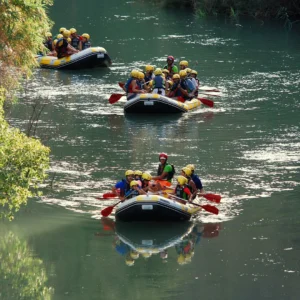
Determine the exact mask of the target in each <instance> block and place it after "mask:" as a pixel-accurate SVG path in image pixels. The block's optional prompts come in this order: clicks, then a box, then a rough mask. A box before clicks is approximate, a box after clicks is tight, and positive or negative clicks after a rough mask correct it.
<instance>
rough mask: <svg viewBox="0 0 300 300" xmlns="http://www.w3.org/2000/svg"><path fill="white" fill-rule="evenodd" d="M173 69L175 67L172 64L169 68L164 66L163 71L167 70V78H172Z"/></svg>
mask: <svg viewBox="0 0 300 300" xmlns="http://www.w3.org/2000/svg"><path fill="white" fill-rule="evenodd" d="M174 67H176V66H175V65H174V64H172V65H171V66H169V65H165V66H164V69H167V70H168V71H169V76H170V77H172V75H174V74H175V70H174Z"/></svg>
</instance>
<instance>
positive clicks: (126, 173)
mask: <svg viewBox="0 0 300 300" xmlns="http://www.w3.org/2000/svg"><path fill="white" fill-rule="evenodd" d="M130 175H134V172H133V171H132V170H127V171H126V172H125V176H130Z"/></svg>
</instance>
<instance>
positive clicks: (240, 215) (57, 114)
mask: <svg viewBox="0 0 300 300" xmlns="http://www.w3.org/2000/svg"><path fill="white" fill-rule="evenodd" d="M88 4H89V5H87V3H85V2H84V1H79V0H72V1H69V2H68V7H67V8H66V4H65V3H64V2H63V1H55V4H54V6H53V7H51V9H50V11H49V14H50V17H51V18H52V19H53V20H54V21H55V26H54V31H53V33H55V32H57V31H58V29H59V28H60V27H63V26H64V27H75V28H76V29H77V31H79V32H80V33H83V32H87V33H89V34H90V35H91V41H92V44H93V45H94V46H103V47H105V48H106V49H107V51H108V53H109V55H110V56H111V58H112V61H113V64H112V66H111V67H110V68H109V69H97V70H82V71H64V72H58V71H51V70H37V71H36V72H35V76H34V78H33V79H32V80H31V81H30V82H29V83H27V84H26V88H25V91H26V92H25V91H24V92H22V93H21V95H20V101H19V103H18V104H17V105H15V106H14V107H13V108H12V112H11V115H10V122H11V123H12V124H13V125H14V126H17V127H19V128H21V129H22V130H25V129H26V128H27V123H28V118H29V116H30V114H31V111H32V107H31V105H29V104H34V103H35V104H42V105H43V104H45V108H44V109H43V111H42V114H41V117H40V120H39V123H38V128H37V134H38V135H39V136H40V137H41V138H42V140H43V141H44V143H45V144H46V145H48V146H50V147H51V170H50V173H49V179H48V181H47V184H46V185H45V186H43V188H42V189H43V192H44V195H43V196H42V198H41V199H39V200H36V199H33V200H30V202H29V205H28V206H27V207H26V208H23V209H22V210H21V212H20V213H18V214H17V216H16V220H15V221H13V222H10V223H9V222H6V221H5V222H2V223H1V227H0V231H1V238H0V257H1V271H0V299H9V300H12V299H14V300H17V299H104V300H108V299H143V300H148V299H149V300H152V299H173V300H174V299H182V298H183V297H185V298H189V299H191V300H194V299H195V300H197V299H201V298H203V299H213V300H216V299H234V300H235V299H249V300H250V299H253V298H256V299H273V300H274V299H275V300H277V299H278V300H282V299H291V300H294V299H295V300H296V299H298V298H299V293H300V286H299V275H300V259H299V257H300V238H299V216H298V212H299V210H300V203H299V192H300V186H299V183H300V176H299V170H300V163H299V161H300V152H299V148H300V128H299V125H300V124H299V108H300V101H299V83H300V79H299V78H300V71H299V65H300V54H299V47H300V41H299V36H298V33H297V32H295V31H290V32H287V31H286V30H285V29H284V28H283V27H282V25H280V24H278V23H276V22H274V23H273V22H265V23H263V22H261V21H255V20H248V19H244V20H240V21H239V22H236V21H231V20H225V19H224V18H222V17H219V18H218V19H216V18H207V19H198V18H196V17H195V16H193V15H192V14H190V13H189V12H188V11H184V10H176V9H175V10H165V9H162V8H160V7H157V6H155V5H152V4H150V3H148V2H147V1H128V2H125V1H121V0H111V1H109V2H107V1H101V2H100V1H95V0H90V1H89V3H88ZM168 55H173V56H174V57H175V58H176V61H177V63H178V62H179V61H180V60H182V59H186V60H188V61H189V63H190V67H191V68H193V69H196V70H197V71H198V77H199V79H200V82H201V83H202V84H203V85H208V86H215V87H218V88H220V89H221V90H222V97H216V96H210V99H212V100H213V101H214V102H215V107H214V108H209V107H202V108H200V109H198V110H196V111H193V112H191V113H187V114H184V115H176V116H175V115H173V116H157V115H156V116H136V115H135V116H134V115H124V112H123V107H122V105H123V103H122V102H119V103H116V104H114V105H111V104H109V103H108V98H109V96H110V95H111V94H112V93H121V92H122V91H121V89H120V88H119V87H118V84H117V83H118V81H125V80H126V78H127V77H128V75H129V73H130V71H131V70H132V69H133V68H137V67H139V68H143V67H144V66H145V65H146V64H148V63H150V64H154V65H156V66H161V67H163V66H164V64H165V60H166V57H167V56H168ZM160 152H166V153H168V155H169V161H170V163H173V164H174V165H175V168H176V171H177V174H178V173H179V171H180V169H181V168H182V167H183V166H185V165H186V164H189V163H194V164H195V165H196V173H198V174H199V175H200V177H201V178H202V181H203V184H204V187H205V190H206V191H208V192H213V193H218V194H221V195H222V201H221V203H220V204H218V205H217V207H218V208H219V210H220V214H219V215H218V216H216V215H212V214H209V213H203V214H201V216H200V217H198V218H197V219H196V220H194V221H193V222H191V223H188V224H182V225H180V226H177V227H175V228H174V227H173V225H172V226H170V227H169V228H168V227H166V228H156V227H155V226H154V227H153V228H151V229H150V230H149V229H148V230H147V229H145V230H143V227H142V226H140V225H139V226H131V227H130V225H129V226H127V227H126V226H124V228H122V227H119V226H116V224H114V222H113V218H111V219H110V220H106V221H105V220H103V219H101V218H100V210H101V209H103V208H104V207H106V206H108V205H111V204H113V203H114V202H115V201H99V200H97V199H96V198H95V197H96V196H98V195H101V194H102V193H103V192H107V191H109V190H110V188H111V187H112V186H113V185H114V183H115V182H116V181H118V180H119V179H120V178H122V177H123V176H124V172H125V170H126V169H128V168H130V169H141V170H147V171H150V172H151V173H152V174H154V173H155V171H156V168H157V165H158V153H160ZM203 203H205V204H208V202H206V201H205V200H203ZM209 204H212V203H209ZM150 248H151V249H154V250H155V249H156V250H155V251H153V253H151V255H150V254H149V251H148V252H147V251H144V250H145V249H150ZM136 249H140V253H138V251H137V250H136ZM164 249H165V250H164ZM9 257H10V258H11V259H9ZM4 261H5V262H7V263H5V264H4ZM24 274H25V275H24ZM36 285H38V286H39V288H37V287H35V286H36ZM29 288H31V290H30V289H29Z"/></svg>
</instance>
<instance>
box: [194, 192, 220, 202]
mask: <svg viewBox="0 0 300 300" xmlns="http://www.w3.org/2000/svg"><path fill="white" fill-rule="evenodd" d="M198 196H200V197H204V198H205V199H207V200H209V201H212V202H215V203H220V201H221V196H220V195H216V194H204V195H203V194H198Z"/></svg>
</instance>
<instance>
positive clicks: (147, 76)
mask: <svg viewBox="0 0 300 300" xmlns="http://www.w3.org/2000/svg"><path fill="white" fill-rule="evenodd" d="M153 71H154V67H153V66H151V65H147V66H145V82H146V85H149V83H150V81H151V80H152V79H153V78H154V74H153Z"/></svg>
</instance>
